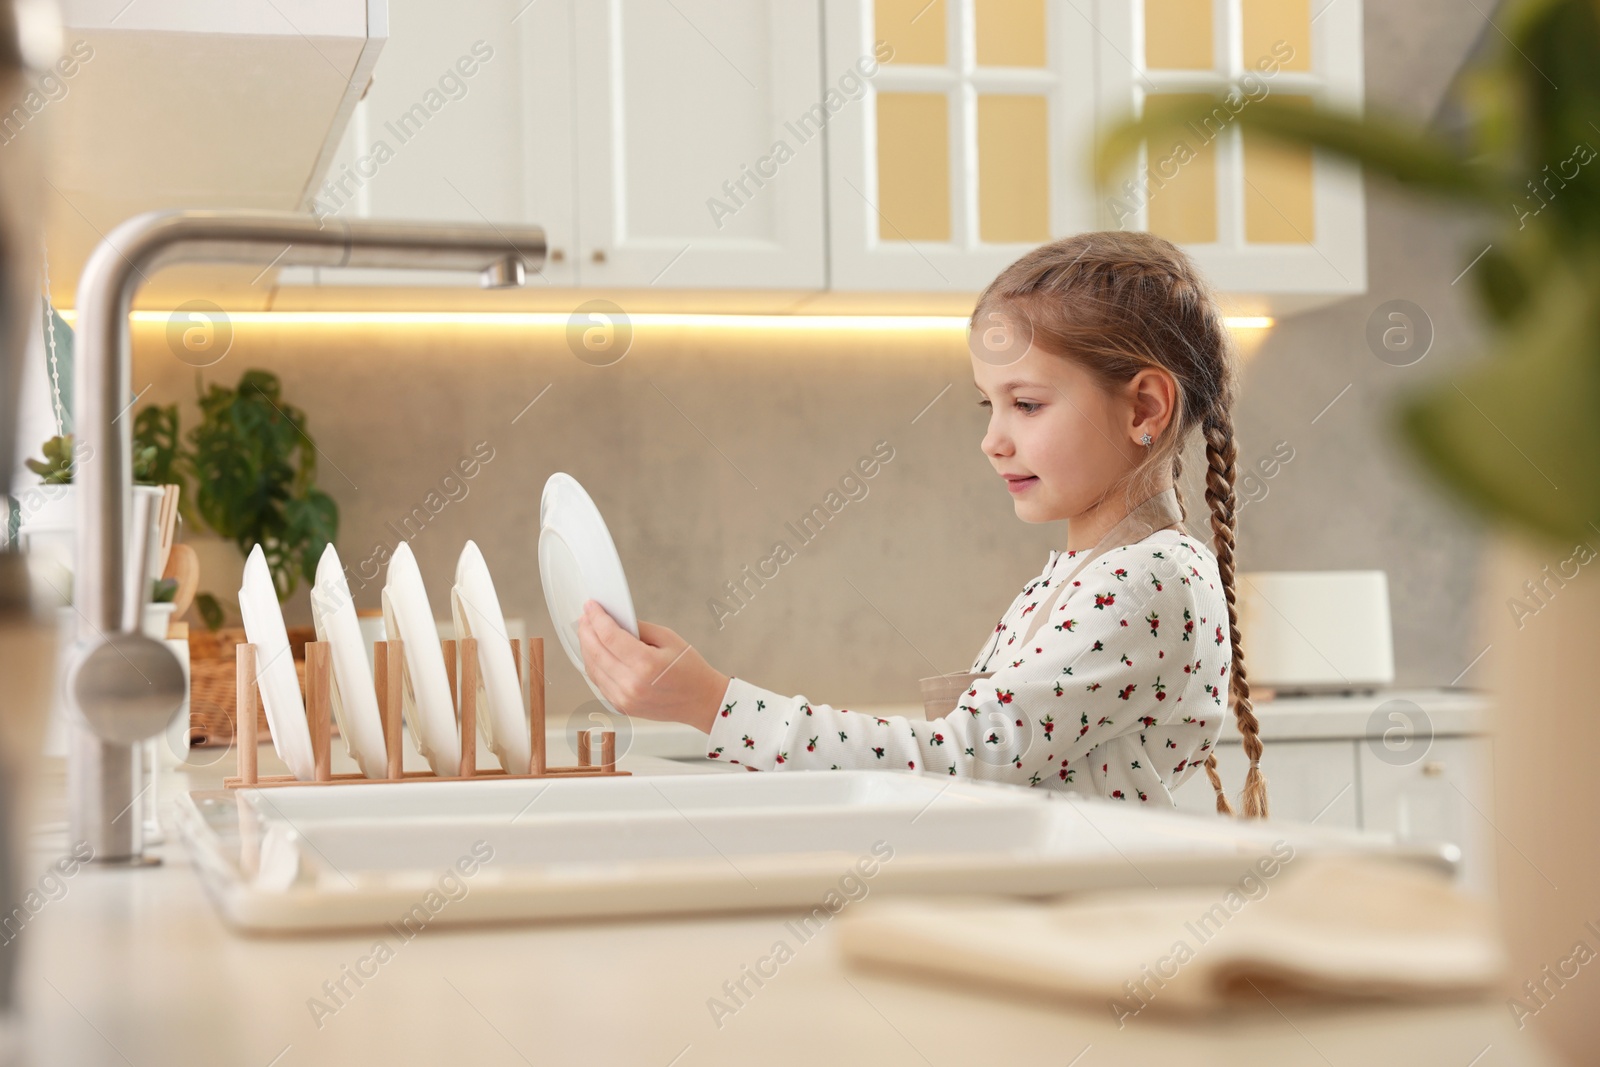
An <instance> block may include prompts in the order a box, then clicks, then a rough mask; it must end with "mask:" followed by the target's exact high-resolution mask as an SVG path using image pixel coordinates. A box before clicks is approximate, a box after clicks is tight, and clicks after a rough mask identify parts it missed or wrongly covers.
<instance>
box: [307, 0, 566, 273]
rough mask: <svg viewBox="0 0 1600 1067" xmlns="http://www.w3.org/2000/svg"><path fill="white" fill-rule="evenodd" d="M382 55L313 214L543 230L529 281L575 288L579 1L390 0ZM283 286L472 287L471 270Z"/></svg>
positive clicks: (312, 270)
mask: <svg viewBox="0 0 1600 1067" xmlns="http://www.w3.org/2000/svg"><path fill="white" fill-rule="evenodd" d="M390 19H391V27H392V32H391V36H390V40H389V47H388V48H387V49H386V51H385V52H384V55H383V61H382V63H381V64H379V65H378V67H377V69H376V70H375V72H374V74H373V80H372V84H371V85H370V87H368V89H367V91H366V94H365V95H364V96H363V98H362V100H361V102H360V104H359V105H358V106H357V107H356V109H355V114H354V116H353V118H352V120H351V123H350V128H349V130H348V131H347V132H346V134H345V136H344V138H343V139H342V141H341V142H340V143H339V147H338V151H337V153H336V154H335V156H334V159H333V162H332V165H331V166H330V168H329V171H328V175H327V178H326V180H324V181H323V182H322V183H321V184H320V185H319V186H318V187H317V188H316V190H315V195H314V199H313V200H312V202H311V205H310V206H311V208H312V210H313V211H314V212H315V213H317V214H319V215H324V216H333V217H354V218H395V219H405V220H410V221H441V222H471V223H477V224H482V223H484V222H493V223H522V222H533V223H537V224H538V225H540V226H543V227H544V229H545V233H546V241H547V244H548V246H549V254H548V257H547V259H546V262H545V264H544V267H543V268H542V270H541V272H540V273H539V274H537V275H535V276H533V277H532V278H530V279H529V283H530V284H531V285H535V286H538V285H564V286H571V285H576V284H578V282H579V278H578V274H577V272H576V271H575V270H574V269H573V258H572V255H571V250H572V248H573V247H574V244H575V241H576V229H577V217H576V209H575V198H574V195H573V188H574V181H575V177H574V174H573V171H572V161H573V149H572V110H571V105H572V53H571V50H570V48H569V47H568V42H570V40H571V37H572V8H571V4H570V3H567V2H565V0H554V2H551V0H542V2H540V3H536V4H527V3H526V0H517V2H513V0H503V2H501V0H496V2H493V3H485V4H473V5H470V6H467V7H452V6H449V5H440V4H429V3H426V2H424V0H390ZM278 283H279V284H280V285H284V286H294V285H305V284H313V285H314V284H318V283H322V284H329V285H357V286H360V285H385V284H393V285H403V286H421V285H427V286H444V287H451V286H457V287H470V288H476V287H477V284H478V279H477V278H476V277H474V276H472V275H470V274H467V273H463V272H424V271H382V270H324V269H319V268H309V267H307V268H290V269H285V270H282V271H280V272H279V276H278Z"/></svg>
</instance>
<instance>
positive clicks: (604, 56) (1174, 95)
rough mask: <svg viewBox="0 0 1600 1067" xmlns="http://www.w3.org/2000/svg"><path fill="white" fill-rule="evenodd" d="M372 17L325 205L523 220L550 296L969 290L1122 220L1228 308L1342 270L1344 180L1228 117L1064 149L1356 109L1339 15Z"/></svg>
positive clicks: (1331, 293)
mask: <svg viewBox="0 0 1600 1067" xmlns="http://www.w3.org/2000/svg"><path fill="white" fill-rule="evenodd" d="M393 7H394V10H393V12H392V16H391V21H392V24H393V27H394V29H393V33H392V40H391V43H390V45H389V48H388V50H387V51H386V52H385V55H384V60H383V63H382V64H381V65H380V67H379V69H378V71H377V77H376V81H375V82H374V84H373V87H372V89H371V91H370V92H369V93H368V94H367V98H366V99H365V100H364V101H363V103H362V105H361V107H360V108H359V109H358V110H357V115H356V118H355V121H354V122H353V123H352V128H351V131H350V134H349V135H348V136H347V137H346V139H345V144H344V145H343V146H342V147H341V149H340V156H339V158H338V160H337V161H336V164H335V166H334V167H333V168H332V173H331V174H330V180H331V182H332V187H333V188H334V190H335V195H333V196H331V197H329V198H325V199H326V206H328V207H330V208H333V209H335V210H338V211H341V212H350V213H354V214H358V215H365V214H372V215H386V216H393V217H399V218H408V219H417V218H422V219H435V218H441V219H470V220H473V221H482V220H484V219H489V220H495V221H502V220H503V221H510V222H533V223H537V224H539V225H542V226H544V227H546V229H547V231H548V233H549V241H550V248H551V252H550V260H549V263H548V265H547V267H546V269H545V271H544V273H543V275H542V277H541V279H540V280H542V281H543V282H544V283H547V284H549V285H553V286H583V287H587V288H601V289H645V288H650V287H655V288H659V289H672V290H698V289H710V290H727V289H765V290H775V291H788V292H815V291H820V290H830V289H831V290H841V291H878V292H924V293H940V292H948V293H953V294H958V293H971V292H975V291H977V290H980V289H981V288H983V287H984V286H985V285H986V284H988V282H989V281H990V280H991V279H992V278H993V277H994V276H995V274H997V273H998V272H999V271H1000V270H1001V269H1003V268H1004V267H1005V266H1006V265H1008V264H1009V263H1011V262H1012V261H1013V260H1014V259H1016V258H1017V257H1018V256H1019V255H1021V254H1022V253H1023V252H1025V251H1026V250H1028V249H1029V248H1032V247H1034V246H1036V245H1038V244H1040V243H1043V242H1045V241H1048V240H1050V239H1052V238H1055V237H1060V236H1064V235H1067V234H1071V233H1076V232H1081V231H1085V230H1094V229H1101V228H1126V229H1150V230H1152V231H1154V232H1157V233H1161V234H1163V235H1164V236H1167V237H1170V238H1171V239H1173V240H1174V241H1176V242H1177V243H1179V244H1181V245H1182V246H1184V247H1185V248H1186V249H1187V250H1188V251H1189V252H1191V253H1192V254H1193V255H1194V257H1195V258H1196V260H1197V261H1198V262H1199V264H1200V265H1201V267H1202V268H1203V269H1204V270H1205V271H1206V272H1207V274H1208V276H1209V277H1210V278H1211V280H1212V282H1213V283H1214V284H1215V285H1216V286H1217V287H1218V288H1219V289H1220V290H1222V291H1223V292H1224V293H1225V294H1226V295H1227V296H1228V297H1229V300H1228V303H1229V307H1230V310H1233V311H1236V312H1241V313H1258V314H1270V313H1278V312H1288V311H1293V310H1297V309H1300V308H1303V307H1308V306H1313V305H1314V304H1316V303H1319V302H1327V301H1329V300H1332V299H1336V298H1338V297H1339V296H1342V295H1345V294H1349V293H1357V292H1361V291H1364V289H1365V287H1366V250H1365V226H1364V205H1363V200H1362V187H1361V180H1360V174H1359V171H1357V170H1356V169H1354V168H1352V167H1349V166H1346V165H1343V164H1339V163H1336V162H1335V161H1333V160H1331V159H1328V158H1325V157H1324V156H1323V155H1321V154H1319V153H1314V152H1309V151H1297V150H1290V149H1285V148H1278V147H1274V146H1272V145H1270V144H1268V143H1264V142H1262V141H1260V140H1259V139H1258V138H1256V137H1255V136H1253V135H1245V134H1243V133H1241V130H1240V129H1239V123H1237V122H1236V121H1234V120H1233V114H1235V113H1237V111H1234V112H1231V113H1225V114H1221V115H1219V117H1218V118H1217V120H1216V121H1215V122H1214V123H1206V124H1202V126H1203V128H1200V127H1196V128H1195V134H1196V135H1195V136H1194V137H1193V138H1191V139H1190V140H1191V141H1192V143H1188V142H1185V143H1184V144H1183V145H1182V146H1181V147H1182V151H1179V148H1180V146H1179V145H1178V144H1177V143H1174V144H1163V145H1158V146H1154V147H1152V148H1150V149H1149V150H1148V151H1146V152H1145V153H1144V154H1143V155H1142V156H1141V158H1140V159H1139V160H1137V161H1135V162H1133V163H1131V164H1130V165H1129V166H1128V168H1126V170H1125V171H1124V172H1123V173H1122V174H1121V175H1119V176H1118V179H1117V181H1116V182H1115V183H1114V185H1113V187H1112V188H1111V190H1110V195H1102V194H1100V193H1098V192H1097V191H1096V189H1095V187H1094V184H1093V179H1092V166H1091V164H1092V158H1091V157H1092V152H1093V147H1092V146H1093V144H1094V141H1095V138H1096V137H1097V136H1098V135H1100V134H1103V133H1104V132H1105V131H1106V129H1107V128H1108V126H1109V124H1110V123H1112V122H1114V121H1117V120H1119V119H1121V118H1122V117H1123V116H1125V115H1127V114H1131V113H1134V112H1136V111H1139V110H1140V109H1146V110H1148V109H1159V108H1163V107H1171V106H1173V104H1174V103H1175V102H1182V101H1183V100H1184V99H1185V98H1186V97H1191V96H1194V95H1195V94H1200V93H1205V94H1210V93H1215V92H1221V91H1226V90H1228V89H1229V88H1230V87H1232V88H1234V89H1235V90H1236V95H1235V97H1234V99H1235V100H1236V101H1237V110H1238V111H1242V110H1243V108H1245V107H1248V106H1250V105H1251V104H1252V103H1255V102H1257V101H1259V100H1260V99H1262V98H1264V97H1265V96H1268V95H1277V96H1278V97H1280V98H1285V99H1289V100H1293V101H1295V102H1298V103H1302V104H1303V105H1304V106H1306V107H1313V108H1315V107H1330V106H1343V107H1351V106H1359V104H1360V102H1361V78H1362V62H1361V18H1362V16H1361V5H1359V4H1331V5H1327V6H1326V7H1324V8H1322V10H1321V11H1320V12H1318V13H1317V14H1316V15H1315V17H1313V15H1312V13H1311V6H1310V3H1309V0H1144V2H1143V3H1138V2H1135V3H1129V2H1127V0H1099V2H1098V3H1091V2H1088V0H1081V2H1080V0H1005V2H1002V0H760V2H749V3H743V2H737V0H675V2H674V3H670V4H663V3H660V2H657V0H612V2H608V3H591V4H582V3H578V2H577V0H540V2H539V3H537V4H532V5H525V4H524V3H521V2H518V0H504V2H503V3H502V2H496V3H492V4H488V5H482V6H476V7H474V8H473V9H472V11H473V13H472V14H465V15H464V14H463V13H461V12H458V11H456V10H453V9H446V8H439V7H436V6H429V5H426V4H425V3H423V2H422V0H394V3H393ZM479 42H482V44H483V46H484V47H486V48H490V49H492V50H493V57H492V59H485V60H482V61H480V62H479V63H478V66H479V67H480V70H479V72H478V73H476V74H475V75H474V76H472V77H471V78H467V77H463V78H460V79H456V80H458V81H462V82H464V86H463V87H460V96H459V98H457V97H456V96H455V95H452V94H446V95H447V97H448V98H447V99H445V100H444V101H443V105H442V106H440V107H438V108H435V109H434V111H433V113H432V114H431V116H429V117H428V119H427V125H426V128H425V129H422V130H421V131H420V132H415V133H414V134H413V135H412V136H410V137H406V138H405V139H404V140H402V139H401V138H400V137H399V136H393V135H391V131H394V133H395V134H398V133H399V132H400V126H401V125H403V124H404V116H406V115H407V114H412V113H415V109H416V106H417V104H418V102H419V101H423V100H425V99H427V94H428V93H429V91H430V90H432V89H434V88H437V87H438V86H437V84H436V83H438V82H439V79H440V77H441V72H446V73H448V72H449V71H450V70H451V68H452V64H454V63H456V61H457V60H458V58H460V57H462V56H467V57H469V58H470V57H471V55H472V52H471V50H472V49H473V48H476V47H478V43H479ZM386 140H387V141H388V142H390V143H391V144H390V146H391V147H392V149H393V156H392V158H391V159H388V160H386V161H384V162H382V163H381V164H375V163H373V162H372V160H371V158H370V157H371V156H372V155H373V153H374V151H375V149H376V146H377V145H378V143H379V142H380V141H386ZM1179 140H1182V139H1181V138H1180V139H1179ZM349 175H354V179H352V178H350V177H349ZM328 188H329V185H328V184H325V185H324V189H328ZM311 274H312V276H313V277H315V276H316V275H315V272H311ZM285 277H286V279H292V277H293V276H292V275H289V274H288V272H285ZM327 277H328V278H329V279H332V278H334V277H338V278H340V279H341V280H343V281H345V282H350V281H356V282H360V281H364V280H377V279H378V278H379V277H380V276H379V275H376V274H373V273H371V272H364V273H362V274H360V275H357V274H356V273H354V272H340V273H337V274H335V273H332V272H330V273H329V274H328V275H327ZM395 280H396V281H400V280H402V279H400V278H398V277H397V278H395ZM439 280H440V281H448V282H449V283H452V284H471V281H472V280H471V279H464V278H460V277H456V278H451V279H444V278H442V277H441V278H440V279H439ZM403 281H404V283H405V284H416V283H417V282H418V281H419V279H418V278H417V277H416V276H415V275H407V276H405V278H404V279H403Z"/></svg>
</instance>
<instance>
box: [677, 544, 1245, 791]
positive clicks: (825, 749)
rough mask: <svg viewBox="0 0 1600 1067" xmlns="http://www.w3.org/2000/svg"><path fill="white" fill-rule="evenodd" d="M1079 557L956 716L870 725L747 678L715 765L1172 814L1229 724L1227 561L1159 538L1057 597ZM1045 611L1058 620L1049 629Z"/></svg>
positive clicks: (1091, 569) (999, 632)
mask: <svg viewBox="0 0 1600 1067" xmlns="http://www.w3.org/2000/svg"><path fill="white" fill-rule="evenodd" d="M1077 554H1078V553H1077V552H1066V553H1061V552H1051V553H1050V558H1049V560H1048V562H1047V563H1046V565H1045V569H1044V571H1043V573H1041V574H1040V575H1039V576H1038V577H1037V578H1035V579H1033V580H1032V581H1030V582H1029V583H1028V584H1027V585H1025V586H1024V587H1023V589H1022V592H1021V594H1020V595H1018V597H1017V599H1016V600H1015V601H1013V602H1012V605H1011V607H1010V608H1009V609H1008V610H1007V611H1006V613H1005V615H1004V616H1003V617H1002V618H1001V620H1000V623H999V625H998V626H996V627H995V629H994V631H993V633H992V634H991V635H990V636H989V638H988V639H986V641H985V643H984V647H983V649H982V650H981V651H980V652H979V653H978V656H977V658H976V659H975V660H974V661H973V664H972V668H971V669H972V671H974V672H981V671H988V670H992V671H994V674H993V676H992V677H989V678H984V679H979V680H978V681H977V682H976V683H974V685H973V687H972V688H971V689H969V690H968V691H967V692H966V693H965V694H964V695H963V696H962V697H961V698H960V699H959V700H958V701H957V703H956V707H955V709H954V710H953V711H951V712H950V713H949V714H948V715H946V716H944V717H943V718H940V719H930V720H927V721H922V720H917V719H910V718H904V717H901V716H894V717H891V718H880V717H878V716H874V715H863V714H861V713H859V712H853V711H850V710H849V709H848V708H832V707H829V706H828V705H826V704H816V703H813V702H812V701H810V700H808V699H806V698H805V697H804V696H783V695H781V694H778V693H774V692H771V691H769V690H766V689H762V688H760V687H758V686H755V685H752V684H750V683H749V682H747V681H744V680H743V679H740V678H734V679H732V680H731V681H730V682H729V683H728V689H727V692H726V693H724V695H723V698H722V708H721V709H720V711H719V713H718V715H717V717H716V721H715V723H714V725H713V726H712V729H711V736H710V739H709V742H708V746H709V751H708V752H707V755H708V756H710V757H711V758H712V759H722V760H727V761H728V762H730V763H738V764H741V765H743V766H744V767H746V768H748V769H750V770H773V769H799V770H813V769H833V770H839V769H867V768H899V769H902V770H913V771H918V772H922V773H928V774H950V775H966V776H970V777H973V778H985V779H991V780H996V781H1005V782H1014V783H1025V784H1028V785H1032V786H1038V785H1048V786H1051V787H1054V788H1058V789H1067V790H1071V791H1074V792H1092V793H1095V794H1098V795H1101V796H1106V797H1111V798H1113V799H1119V800H1138V801H1141V802H1145V803H1157V804H1161V805H1167V806H1171V805H1172V804H1173V800H1172V790H1173V789H1175V788H1177V786H1179V785H1181V784H1182V783H1183V782H1184V781H1186V780H1187V779H1188V778H1189V776H1190V775H1192V774H1193V773H1194V771H1195V769H1196V768H1197V767H1198V766H1200V765H1201V764H1202V763H1204V762H1205V758H1206V755H1207V754H1208V752H1209V751H1210V749H1211V746H1212V745H1213V744H1214V743H1215V742H1216V740H1217V736H1218V734H1219V733H1220V732H1221V730H1222V726H1223V723H1224V722H1225V721H1226V720H1227V718H1228V714H1229V702H1228V686H1229V671H1230V668H1231V667H1232V664H1233V648H1232V642H1231V641H1230V639H1229V632H1228V609H1227V601H1226V599H1225V596H1224V594H1223V590H1222V579H1221V576H1220V574H1219V573H1218V570H1217V561H1216V557H1215V556H1214V555H1213V554H1212V553H1211V551H1210V550H1209V549H1208V548H1206V547H1205V546H1203V545H1202V544H1201V543H1200V542H1199V540H1197V539H1196V538H1194V537H1193V536H1191V535H1190V534H1188V533H1185V532H1182V531H1179V530H1157V531H1156V532H1154V533H1152V534H1151V535H1150V536H1148V537H1146V538H1145V539H1144V540H1142V541H1139V542H1137V543H1135V544H1131V545H1122V546H1120V547H1117V548H1112V549H1108V550H1107V551H1106V552H1105V553H1104V554H1102V555H1101V556H1099V557H1097V558H1095V559H1093V560H1091V561H1090V562H1089V564H1088V565H1087V566H1085V567H1083V569H1082V570H1080V571H1079V572H1078V573H1077V574H1076V575H1073V576H1072V578H1071V580H1070V584H1069V585H1068V586H1067V587H1066V588H1064V589H1052V588H1051V583H1052V581H1053V580H1055V575H1056V572H1057V570H1058V569H1059V571H1060V572H1061V574H1062V575H1066V574H1067V573H1068V572H1069V571H1070V570H1071V569H1072V560H1073V557H1075V556H1076V555H1077ZM1053 594H1058V595H1054V596H1053ZM1041 604H1042V605H1044V607H1043V610H1044V611H1045V612H1047V613H1048V618H1046V619H1044V620H1043V621H1042V622H1038V623H1036V620H1035V618H1034V612H1035V611H1037V610H1040V606H1041ZM1030 625H1034V627H1035V629H1034V632H1033V634H1032V636H1031V637H1030V636H1028V630H1029V627H1030Z"/></svg>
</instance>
